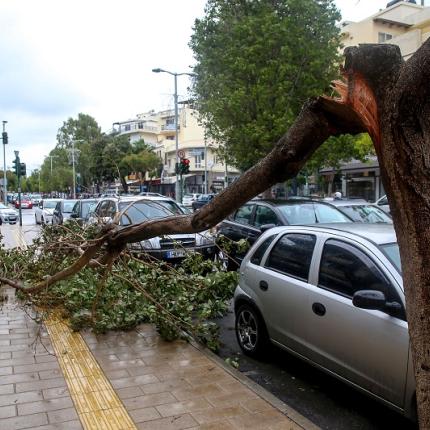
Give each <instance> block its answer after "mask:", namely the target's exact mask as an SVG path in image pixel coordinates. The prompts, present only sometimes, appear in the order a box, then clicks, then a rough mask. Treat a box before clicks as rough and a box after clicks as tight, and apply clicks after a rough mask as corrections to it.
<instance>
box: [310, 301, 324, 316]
mask: <svg viewBox="0 0 430 430" xmlns="http://www.w3.org/2000/svg"><path fill="white" fill-rule="evenodd" d="M312 310H313V311H314V313H315V314H317V315H318V316H320V317H322V316H324V315H325V306H324V305H323V304H321V303H314V304H313V305H312Z"/></svg>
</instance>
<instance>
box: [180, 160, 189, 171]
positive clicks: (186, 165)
mask: <svg viewBox="0 0 430 430" xmlns="http://www.w3.org/2000/svg"><path fill="white" fill-rule="evenodd" d="M189 171H190V160H189V159H188V158H181V163H180V172H181V173H182V174H183V175H185V174H187V173H189Z"/></svg>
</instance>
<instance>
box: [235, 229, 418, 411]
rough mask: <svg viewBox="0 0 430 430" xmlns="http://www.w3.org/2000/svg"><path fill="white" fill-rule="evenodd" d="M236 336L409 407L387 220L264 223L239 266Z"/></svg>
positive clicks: (402, 320)
mask: <svg viewBox="0 0 430 430" xmlns="http://www.w3.org/2000/svg"><path fill="white" fill-rule="evenodd" d="M235 314H236V335H237V339H238V342H239V345H240V347H241V348H242V350H243V351H244V352H245V353H246V354H248V355H251V356H258V355H260V354H262V353H264V352H265V350H266V348H267V346H268V342H269V341H271V342H273V343H274V344H276V345H278V346H280V347H282V348H284V349H286V350H288V351H290V352H292V353H293V354H295V355H297V356H299V357H300V358H302V359H304V360H306V361H308V362H310V363H311V364H313V365H315V366H317V367H319V368H321V369H323V370H325V371H326V372H328V373H330V374H331V375H333V376H336V377H338V378H340V379H342V380H343V381H345V382H347V383H349V384H351V385H353V386H354V387H356V388H359V389H360V390H361V391H363V392H365V393H367V394H369V395H371V396H373V397H375V398H377V399H379V400H381V401H382V402H384V403H386V404H387V405H389V406H390V407H392V408H394V409H396V410H397V411H399V412H401V413H402V414H404V415H405V416H407V417H409V418H414V417H415V416H416V415H415V414H416V401H415V378H414V373H413V366H412V360H411V353H410V349H409V335H408V323H407V322H406V313H405V297H404V291H403V282H402V274H401V267H400V255H399V248H398V245H397V241H396V236H395V233H394V229H393V226H392V225H390V224H360V223H351V224H330V225H328V224H327V225H325V226H324V225H320V226H308V227H306V226H303V227H300V226H286V227H276V228H273V229H271V230H268V231H266V232H265V233H264V234H263V235H262V236H261V237H260V238H259V240H258V241H257V242H256V243H255V244H254V246H253V247H252V248H251V249H250V251H249V252H248V254H247V255H246V257H245V259H244V260H243V262H242V265H241V267H240V281H239V286H238V287H237V288H236V292H235Z"/></svg>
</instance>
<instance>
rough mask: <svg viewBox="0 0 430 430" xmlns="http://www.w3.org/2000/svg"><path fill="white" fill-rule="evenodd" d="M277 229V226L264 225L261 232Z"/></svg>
mask: <svg viewBox="0 0 430 430" xmlns="http://www.w3.org/2000/svg"><path fill="white" fill-rule="evenodd" d="M273 227H276V224H263V225H262V226H260V230H261V232H262V233H264V232H265V231H267V230H270V229H271V228H273Z"/></svg>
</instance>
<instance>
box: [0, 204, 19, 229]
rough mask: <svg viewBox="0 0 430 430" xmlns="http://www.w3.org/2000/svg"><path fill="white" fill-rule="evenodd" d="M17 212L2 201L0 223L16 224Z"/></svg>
mask: <svg viewBox="0 0 430 430" xmlns="http://www.w3.org/2000/svg"><path fill="white" fill-rule="evenodd" d="M17 221H18V212H17V211H16V210H15V209H12V208H10V207H8V206H5V205H4V204H3V203H0V225H1V224H3V223H9V224H16V222H17Z"/></svg>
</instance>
